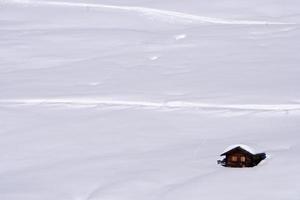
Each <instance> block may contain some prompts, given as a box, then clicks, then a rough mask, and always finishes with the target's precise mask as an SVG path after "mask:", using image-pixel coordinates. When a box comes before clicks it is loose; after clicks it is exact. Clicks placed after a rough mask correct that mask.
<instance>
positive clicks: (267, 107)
mask: <svg viewBox="0 0 300 200" xmlns="http://www.w3.org/2000/svg"><path fill="white" fill-rule="evenodd" d="M11 105H14V106H68V107H72V106H73V107H91V106H125V107H131V108H155V109H199V110H211V111H220V110H221V111H223V110H224V111H230V112H238V111H250V112H252V111H257V112H296V111H300V104H297V103H295V104H209V103H200V102H187V101H169V102H154V101H129V100H108V99H96V98H95V99H92V98H89V99H88V98H86V99H84V98H63V99H62V98H61V99H6V100H0V106H11Z"/></svg>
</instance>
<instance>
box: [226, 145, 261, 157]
mask: <svg viewBox="0 0 300 200" xmlns="http://www.w3.org/2000/svg"><path fill="white" fill-rule="evenodd" d="M237 147H241V148H242V149H244V150H246V151H248V152H249V153H251V154H255V151H254V150H253V149H252V148H250V147H249V146H247V145H245V144H234V145H231V146H229V147H227V148H226V149H225V150H224V151H223V153H222V154H221V155H223V154H224V153H226V152H228V151H230V150H232V149H235V148H237Z"/></svg>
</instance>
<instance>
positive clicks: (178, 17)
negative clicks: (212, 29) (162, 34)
mask: <svg viewBox="0 0 300 200" xmlns="http://www.w3.org/2000/svg"><path fill="white" fill-rule="evenodd" d="M1 2H4V3H17V4H26V5H34V6H47V5H48V6H67V7H83V8H96V9H114V10H120V11H130V12H136V13H139V14H143V15H145V16H149V17H151V18H152V19H159V20H163V21H168V22H173V23H174V22H183V23H208V24H233V25H266V24H268V25H272V24H273V25H284V24H294V23H283V22H269V21H252V20H228V19H221V18H214V17H206V16H199V15H194V14H188V13H183V12H177V11H170V10H161V9H155V8H147V7H138V6H116V5H106V4H95V3H79V2H65V1H38V0H9V1H8V0H2V1H1V0H0V3H1Z"/></svg>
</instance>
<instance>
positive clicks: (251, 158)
mask: <svg viewBox="0 0 300 200" xmlns="http://www.w3.org/2000/svg"><path fill="white" fill-rule="evenodd" d="M221 156H225V158H224V159H223V160H218V164H221V165H222V166H224V167H240V168H242V167H254V166H256V165H258V164H259V163H260V162H261V161H262V160H264V159H265V158H266V154H265V153H258V154H256V153H254V151H253V150H252V149H251V148H249V147H248V146H246V145H234V146H230V147H228V148H227V149H226V150H225V151H224V152H223V153H222V154H221Z"/></svg>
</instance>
